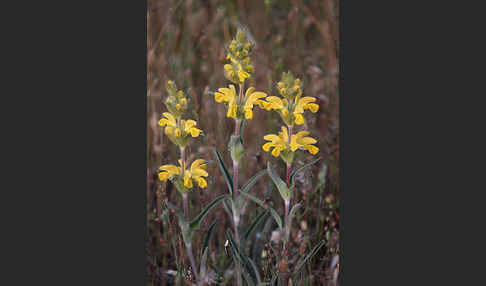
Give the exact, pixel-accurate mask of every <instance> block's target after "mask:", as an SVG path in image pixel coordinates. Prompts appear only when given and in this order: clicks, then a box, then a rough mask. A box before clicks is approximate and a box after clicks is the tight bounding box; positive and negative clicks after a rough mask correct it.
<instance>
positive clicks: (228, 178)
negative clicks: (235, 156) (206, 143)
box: [214, 149, 233, 195]
mask: <svg viewBox="0 0 486 286" xmlns="http://www.w3.org/2000/svg"><path fill="white" fill-rule="evenodd" d="M214 154H215V156H216V159H217V161H218V166H219V169H220V170H221V172H222V173H223V176H224V179H225V181H226V185H227V186H228V190H229V191H230V193H231V195H233V179H232V178H231V175H230V173H229V172H228V168H226V165H225V164H224V161H223V158H221V154H219V152H218V150H216V149H214Z"/></svg>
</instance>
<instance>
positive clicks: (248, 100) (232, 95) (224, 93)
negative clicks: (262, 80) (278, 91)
mask: <svg viewBox="0 0 486 286" xmlns="http://www.w3.org/2000/svg"><path fill="white" fill-rule="evenodd" d="M254 90H255V88H254V87H250V88H248V89H247V90H246V92H245V96H244V98H242V102H241V103H238V96H237V95H236V88H235V86H234V85H232V84H230V85H229V88H220V89H218V91H217V92H215V93H214V99H215V100H216V102H219V103H227V105H228V111H227V112H226V117H231V118H235V119H242V118H243V116H244V117H245V118H246V119H252V118H253V107H254V106H255V105H257V106H259V107H260V108H263V105H264V104H265V101H264V100H262V99H263V98H265V97H266V96H267V94H266V93H264V92H261V91H254Z"/></svg>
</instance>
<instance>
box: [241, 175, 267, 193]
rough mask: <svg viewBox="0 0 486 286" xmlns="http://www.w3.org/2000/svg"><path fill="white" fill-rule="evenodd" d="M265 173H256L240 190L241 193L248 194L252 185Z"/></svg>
mask: <svg viewBox="0 0 486 286" xmlns="http://www.w3.org/2000/svg"><path fill="white" fill-rule="evenodd" d="M266 173H267V170H261V171H260V172H258V173H256V174H255V175H254V176H253V177H251V178H250V179H249V180H248V182H246V184H245V185H244V186H243V187H242V188H241V191H242V192H245V193H246V192H248V191H249V190H250V189H251V187H253V185H255V183H256V182H257V181H258V179H260V178H261V177H262V176H263V175H265V174H266Z"/></svg>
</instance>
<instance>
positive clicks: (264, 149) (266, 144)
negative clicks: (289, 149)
mask: <svg viewBox="0 0 486 286" xmlns="http://www.w3.org/2000/svg"><path fill="white" fill-rule="evenodd" d="M273 146H275V144H273V143H272V142H267V143H265V144H263V146H262V149H263V151H265V152H268V151H270V148H271V147H273Z"/></svg>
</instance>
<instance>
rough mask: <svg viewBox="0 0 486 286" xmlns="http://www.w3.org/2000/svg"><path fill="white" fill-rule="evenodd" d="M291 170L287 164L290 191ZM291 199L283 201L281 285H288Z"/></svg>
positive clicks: (290, 134) (290, 131)
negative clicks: (283, 237)
mask: <svg viewBox="0 0 486 286" xmlns="http://www.w3.org/2000/svg"><path fill="white" fill-rule="evenodd" d="M288 130H289V141H288V143H289V145H290V143H291V142H292V126H288ZM291 168H292V163H291V162H289V163H287V174H286V182H287V187H288V188H289V189H290V169H291ZM291 199H292V197H291V198H289V199H288V200H285V201H284V204H285V217H284V236H285V239H284V241H283V252H282V261H281V270H282V275H281V282H282V284H281V285H284V286H286V285H288V273H287V271H288V257H289V256H288V250H287V247H288V242H289V240H290V227H291V226H290V221H289V210H290V200H291Z"/></svg>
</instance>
